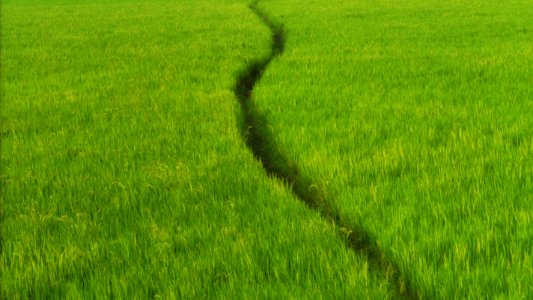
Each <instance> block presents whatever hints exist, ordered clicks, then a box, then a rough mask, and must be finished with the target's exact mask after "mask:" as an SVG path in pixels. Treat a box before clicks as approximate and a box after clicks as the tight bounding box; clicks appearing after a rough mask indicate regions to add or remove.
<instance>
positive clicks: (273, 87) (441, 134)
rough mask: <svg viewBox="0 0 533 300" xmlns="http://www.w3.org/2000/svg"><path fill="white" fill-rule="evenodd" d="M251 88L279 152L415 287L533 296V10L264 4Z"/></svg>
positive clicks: (448, 294) (434, 4)
mask: <svg viewBox="0 0 533 300" xmlns="http://www.w3.org/2000/svg"><path fill="white" fill-rule="evenodd" d="M260 6H261V7H263V8H264V9H265V10H266V11H267V12H268V13H269V14H271V15H272V17H273V18H274V19H275V20H277V21H278V22H281V23H283V24H284V25H285V29H286V33H287V43H286V48H285V53H284V55H283V56H282V57H280V58H279V59H276V60H275V61H274V62H273V63H272V64H271V66H270V67H269V69H268V70H267V72H266V74H265V76H264V77H263V80H262V81H261V82H260V83H259V85H258V86H257V87H256V90H255V92H254V95H255V99H256V102H257V105H258V106H259V107H260V108H261V109H262V110H263V111H264V112H265V114H266V116H267V119H268V122H269V124H270V125H271V126H272V130H273V131H274V136H276V137H277V141H278V144H279V146H280V147H281V148H282V149H283V150H284V151H286V152H287V153H288V156H289V159H291V160H293V161H295V162H296V163H297V164H298V165H299V166H300V167H301V170H302V173H304V175H305V176H307V177H310V178H313V179H314V180H315V182H316V183H317V184H321V185H323V186H325V189H326V193H327V194H328V199H330V201H331V202H332V205H333V206H335V207H336V209H337V210H338V211H339V214H341V215H342V216H343V218H344V219H345V221H346V222H348V223H350V222H351V223H352V224H353V225H354V227H362V228H365V229H366V230H367V231H368V232H369V234H371V235H372V236H373V237H374V238H375V240H376V241H377V243H378V244H379V245H380V247H381V249H382V250H383V251H384V252H385V254H386V255H387V256H389V257H390V258H391V259H392V260H394V261H396V262H397V263H398V264H399V267H400V269H401V270H402V272H403V274H404V277H405V278H406V279H407V280H408V281H410V282H411V284H412V286H413V288H414V289H415V291H417V292H419V293H421V294H422V295H423V296H425V297H427V298H430V299H433V298H444V299H450V298H455V297H458V298H479V297H481V298H484V297H489V298H491V297H503V298H512V299H522V298H529V297H530V296H531V295H532V294H533V290H532V286H533V282H532V278H533V270H532V268H531V265H533V264H532V260H531V253H533V244H532V242H531V241H532V240H533V235H532V234H533V231H532V230H531V229H530V228H531V218H532V216H533V206H532V205H533V129H532V128H533V118H532V116H533V102H532V99H533V89H532V88H531V86H533V85H532V84H533V71H532V70H533V55H532V54H533V48H532V46H531V43H530V42H529V41H530V40H531V39H532V38H533V7H532V6H531V5H529V2H528V1H511V2H509V1H508V2H497V1H488V2H487V1H485V2H482V3H481V2H476V3H474V2H471V1H454V2H441V1H429V2H428V1H418V0H413V1H402V2H393V1H329V2H327V3H325V2H323V1H265V2H262V3H261V4H260Z"/></svg>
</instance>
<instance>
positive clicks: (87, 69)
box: [1, 0, 390, 299]
mask: <svg viewBox="0 0 533 300" xmlns="http://www.w3.org/2000/svg"><path fill="white" fill-rule="evenodd" d="M1 20H2V24H1V25H2V57H1V61H2V74H1V75H2V76H1V78H2V206H3V220H2V238H3V246H2V257H1V270H2V281H1V298H4V299H16V298H26V297H29V298H78V297H83V298H93V297H98V298H109V297H116V298H126V299H128V298H132V297H135V298H148V297H150V298H152V297H155V296H157V295H159V296H162V297H165V298H174V297H180V298H181V297H184V298H189V297H195V298H196V297H199V298H205V297H215V298H257V297H260V298H262V297H283V298H285V297H287V296H293V297H305V298H308V297H318V296H319V295H337V296H338V297H345V296H346V295H359V296H360V297H376V298H383V297H388V294H389V293H390V292H389V290H388V287H387V282H385V281H380V280H375V279H373V277H375V276H374V275H372V272H371V271H369V270H368V268H367V266H366V262H365V261H364V260H362V259H361V258H360V257H358V256H357V255H356V254H355V253H353V252H351V251H349V250H348V249H346V247H345V246H344V243H343V241H342V239H340V238H339V236H338V235H337V233H336V230H335V228H333V226H332V225H330V224H328V223H327V222H326V221H324V220H322V219H321V218H320V216H319V215H318V214H317V213H315V212H313V211H310V210H308V209H307V208H306V207H305V206H304V205H302V204H301V203H300V202H298V201H297V200H296V199H294V197H293V196H291V195H290V193H289V191H288V190H287V189H286V188H285V187H284V186H283V185H282V184H280V183H279V182H276V181H275V180H271V179H269V178H268V177H266V176H265V174H264V173H263V171H262V168H261V165H260V163H258V162H257V161H255V160H254V158H253V156H252V154H251V153H250V152H249V151H248V149H246V147H245V144H244V142H243V140H242V138H241V137H240V133H239V129H238V128H239V126H238V123H239V122H240V121H239V120H240V118H241V117H240V109H239V106H238V102H237V101H236V99H235V97H234V95H233V93H232V87H233V85H234V81H235V77H236V76H237V73H238V72H239V71H240V70H241V69H242V68H244V66H245V64H246V63H247V62H248V61H249V60H250V59H252V58H255V57H256V56H263V55H266V54H267V52H268V50H269V43H270V40H269V38H268V37H269V32H268V28H266V27H264V26H263V25H262V24H261V22H260V20H258V18H256V17H255V16H254V15H253V14H252V13H251V12H250V10H249V9H248V7H247V3H246V2H243V1H233V0H228V1H186V2H185V1H175V2H169V1H142V2H140V1H120V2H119V1H116V2H103V1H102V2H95V1H62V2H55V3H52V2H48V1H42V2H35V1H28V2H24V1H3V2H2V16H1Z"/></svg>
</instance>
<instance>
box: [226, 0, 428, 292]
mask: <svg viewBox="0 0 533 300" xmlns="http://www.w3.org/2000/svg"><path fill="white" fill-rule="evenodd" d="M258 2H259V1H255V2H253V3H252V4H251V5H250V9H251V10H252V11H253V12H254V13H255V14H256V15H257V16H258V17H259V18H260V19H261V20H262V21H263V22H264V24H265V25H266V26H268V27H269V29H270V30H271V36H272V45H271V46H272V48H271V51H270V55H269V56H267V57H265V58H261V59H257V60H253V61H252V62H250V63H249V65H248V67H247V68H246V69H245V70H244V71H243V72H242V73H241V74H240V75H239V77H238V79H237V82H236V85H235V88H234V92H235V95H236V97H237V98H238V99H239V103H240V105H241V109H242V111H243V116H244V123H243V128H241V132H242V134H243V138H244V139H245V142H246V144H247V145H248V147H249V148H250V150H251V151H252V152H253V153H254V155H255V157H256V158H257V159H258V160H260V162H261V163H262V165H263V167H264V168H265V171H266V172H267V173H268V174H269V175H271V176H274V177H276V178H279V179H281V180H282V181H284V182H286V183H287V185H288V187H289V188H290V189H291V191H292V192H293V193H294V194H295V195H296V196H297V197H298V198H299V199H300V200H301V201H303V202H304V203H305V204H306V205H307V206H309V207H310V208H312V209H314V210H317V211H318V212H319V213H320V214H321V215H322V217H323V218H324V219H326V220H328V221H330V222H331V223H332V224H333V225H334V226H335V227H336V228H338V229H339V236H340V237H342V238H343V239H344V240H345V243H346V245H347V246H348V247H349V248H350V249H352V250H354V251H355V252H356V253H358V254H360V255H362V256H363V257H364V258H365V259H366V260H367V261H368V263H369V268H370V270H371V271H372V272H373V273H374V274H376V275H378V276H379V277H382V278H385V279H386V280H388V281H389V282H390V283H391V287H393V289H394V292H395V293H396V297H398V298H408V299H418V298H419V294H418V293H417V292H416V291H414V290H413V289H412V287H411V286H410V284H409V280H408V279H407V278H404V276H403V275H402V274H401V273H400V270H399V268H398V267H397V266H396V264H395V263H394V262H393V261H391V260H390V259H389V258H387V257H386V255H385V253H384V252H383V251H382V250H381V249H380V248H379V246H378V245H377V243H376V240H375V239H373V238H372V237H371V236H370V234H369V233H368V232H367V231H365V230H364V229H363V228H356V227H353V225H350V224H349V223H347V222H345V221H344V218H343V216H341V215H340V214H339V213H338V210H337V209H336V208H333V207H332V206H331V203H332V199H328V197H327V196H326V193H325V192H324V191H323V190H322V188H321V187H320V184H319V183H317V182H316V181H314V180H313V179H310V178H307V177H305V176H303V175H301V172H300V171H299V168H298V166H297V165H296V164H295V163H293V162H292V161H290V160H289V159H288V158H287V156H286V155H285V154H284V153H283V150H282V149H280V148H279V146H277V145H276V142H275V138H274V137H273V136H272V134H271V130H270V128H269V123H268V120H267V119H266V118H265V116H264V115H263V114H262V113H261V112H260V110H259V109H258V107H257V105H256V104H255V101H254V99H253V88H254V86H255V84H256V83H257V82H259V80H261V77H262V75H263V73H264V72H265V70H266V69H267V67H268V65H269V64H270V62H271V61H272V60H273V59H275V58H276V57H278V56H280V55H282V54H283V50H284V47H285V44H284V40H285V36H284V34H285V33H284V29H283V24H278V23H276V22H275V21H274V20H272V19H270V18H269V16H268V15H267V14H266V13H265V12H264V11H263V10H261V9H260V8H258V7H257V4H258Z"/></svg>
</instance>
